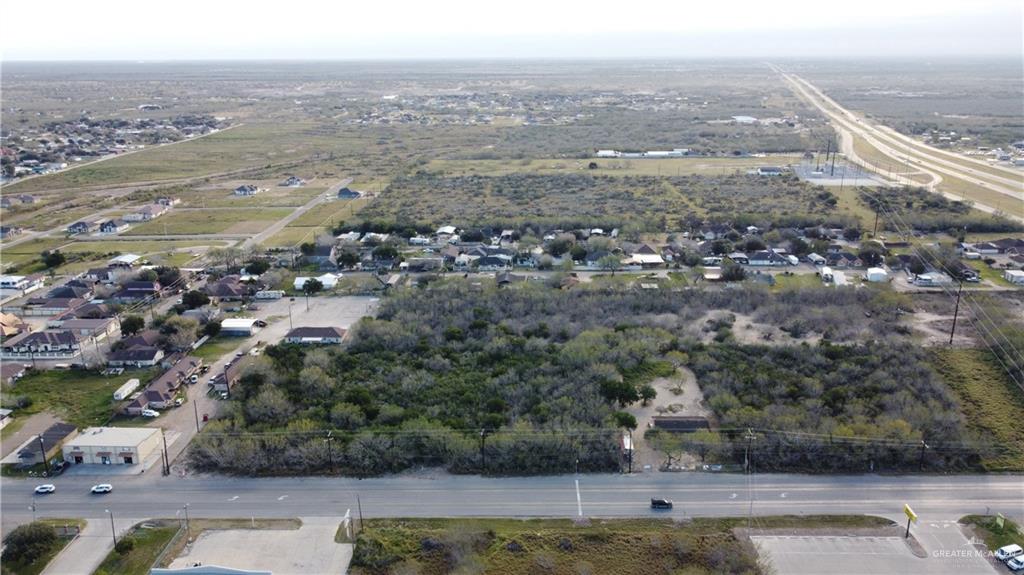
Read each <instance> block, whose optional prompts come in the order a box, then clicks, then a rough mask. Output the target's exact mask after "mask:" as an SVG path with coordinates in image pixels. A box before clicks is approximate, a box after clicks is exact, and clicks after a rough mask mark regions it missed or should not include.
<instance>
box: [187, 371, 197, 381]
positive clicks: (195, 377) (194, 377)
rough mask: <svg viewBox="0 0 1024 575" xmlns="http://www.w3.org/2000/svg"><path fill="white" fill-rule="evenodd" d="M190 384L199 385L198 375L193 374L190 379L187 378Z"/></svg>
mask: <svg viewBox="0 0 1024 575" xmlns="http://www.w3.org/2000/svg"><path fill="white" fill-rule="evenodd" d="M188 380H189V382H191V383H199V375H197V374H195V373H193V374H192V377H190V378H188Z"/></svg>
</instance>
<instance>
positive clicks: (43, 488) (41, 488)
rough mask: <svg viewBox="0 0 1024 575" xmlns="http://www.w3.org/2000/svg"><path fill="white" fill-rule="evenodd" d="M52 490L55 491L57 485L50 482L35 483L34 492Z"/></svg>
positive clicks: (51, 491)
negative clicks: (43, 483)
mask: <svg viewBox="0 0 1024 575" xmlns="http://www.w3.org/2000/svg"><path fill="white" fill-rule="evenodd" d="M54 491H57V486H56V485H54V484H52V483H47V484H45V485H36V493H40V494H42V493H53V492H54Z"/></svg>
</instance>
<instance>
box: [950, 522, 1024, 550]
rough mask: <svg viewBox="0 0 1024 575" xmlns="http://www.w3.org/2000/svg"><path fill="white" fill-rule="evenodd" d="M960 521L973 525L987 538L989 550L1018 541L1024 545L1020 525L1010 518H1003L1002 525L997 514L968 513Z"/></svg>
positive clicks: (1018, 543) (983, 537) (986, 542)
mask: <svg viewBox="0 0 1024 575" xmlns="http://www.w3.org/2000/svg"><path fill="white" fill-rule="evenodd" d="M960 523H964V524H967V525H973V526H974V530H975V532H976V533H977V534H978V535H979V536H980V537H981V538H982V539H984V540H985V546H986V547H988V548H989V551H995V550H996V549H999V548H1000V547H1003V546H1006V545H1011V544H1013V543H1016V544H1017V545H1020V546H1021V547H1024V533H1022V532H1021V530H1020V527H1019V526H1018V525H1017V524H1016V523H1014V522H1013V521H1011V520H1009V519H1003V526H1002V527H1000V526H999V524H998V523H997V521H996V516H995V515H968V516H966V517H962V518H961V519H960Z"/></svg>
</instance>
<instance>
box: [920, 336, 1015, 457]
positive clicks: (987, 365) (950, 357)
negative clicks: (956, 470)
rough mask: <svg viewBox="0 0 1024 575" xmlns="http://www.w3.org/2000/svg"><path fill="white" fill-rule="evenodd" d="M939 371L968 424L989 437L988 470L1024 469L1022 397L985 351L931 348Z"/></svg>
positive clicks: (984, 436) (986, 437)
mask: <svg viewBox="0 0 1024 575" xmlns="http://www.w3.org/2000/svg"><path fill="white" fill-rule="evenodd" d="M932 353H933V357H934V365H935V368H936V370H937V371H938V372H939V374H941V375H942V378H943V379H944V380H945V381H946V383H947V384H948V385H949V386H950V387H951V388H952V389H953V391H954V392H955V393H956V394H957V396H958V397H959V398H960V407H961V409H962V410H963V412H964V415H965V416H966V417H967V425H968V428H969V429H971V430H972V431H974V432H976V433H977V434H978V435H979V436H980V437H982V438H985V439H991V441H992V442H993V443H994V444H995V446H994V447H995V451H994V452H992V453H989V454H986V455H985V456H983V458H982V465H984V466H985V468H986V469H988V470H990V471H1020V470H1024V426H1022V425H1020V414H1021V413H1024V398H1022V397H1021V392H1020V390H1019V389H1017V388H1016V387H1015V386H1014V384H1013V382H1012V381H1010V379H1009V378H1008V377H1007V374H1006V372H1004V371H1003V370H1002V369H1001V367H1000V366H999V365H998V364H997V363H995V359H994V358H992V356H990V355H989V354H988V352H985V351H982V350H977V349H942V350H935V351H933V352H932Z"/></svg>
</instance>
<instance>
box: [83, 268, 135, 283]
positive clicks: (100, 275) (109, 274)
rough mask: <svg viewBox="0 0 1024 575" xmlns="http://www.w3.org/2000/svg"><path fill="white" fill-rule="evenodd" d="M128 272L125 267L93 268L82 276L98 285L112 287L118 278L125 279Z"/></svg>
mask: <svg viewBox="0 0 1024 575" xmlns="http://www.w3.org/2000/svg"><path fill="white" fill-rule="evenodd" d="M127 273H129V272H128V270H126V269H125V268H124V267H120V266H115V267H106V268H92V269H90V270H88V271H86V272H85V273H84V274H82V277H83V278H85V279H87V280H91V281H93V282H96V283H101V284H106V285H110V284H113V283H116V282H117V280H118V278H121V277H124V275H126V274H127Z"/></svg>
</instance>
